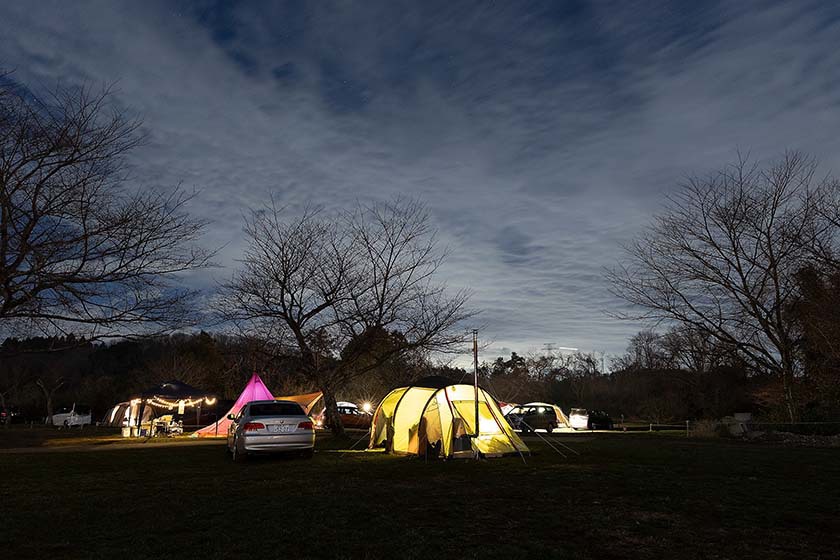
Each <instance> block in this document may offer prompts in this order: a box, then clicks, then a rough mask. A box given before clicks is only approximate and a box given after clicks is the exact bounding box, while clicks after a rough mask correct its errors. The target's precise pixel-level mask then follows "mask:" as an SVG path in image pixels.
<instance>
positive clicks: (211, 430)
mask: <svg viewBox="0 0 840 560" xmlns="http://www.w3.org/2000/svg"><path fill="white" fill-rule="evenodd" d="M272 399H274V395H272V394H271V391H269V390H268V387H266V386H265V383H263V380H262V379H260V376H259V375H257V374H256V373H255V374H254V375H252V376H251V379H249V380H248V383H247V384H246V385H245V388H244V389H243V390H242V393H240V394H239V397H238V398H237V399H236V402H234V403H233V406H232V407H230V410H228V411H227V412H226V413H225V414H224V415H223V416H222V417H220V418H219V419H218V420H216V421H215V422H213V423H212V424H210V425H209V426H205V427H203V428H201V429H200V430H198V431H196V432H195V433H193V436H194V437H214V436H225V437H227V432H228V428H229V427H230V425H231V424H232V423H233V422H232V421H231V420H230V419H228V415H229V414H233V415H234V416H235V415H237V414H239V411H240V410H242V407H243V406H245V405H246V404H248V403H249V402H251V401H270V400H272Z"/></svg>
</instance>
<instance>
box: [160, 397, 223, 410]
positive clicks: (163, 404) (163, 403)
mask: <svg viewBox="0 0 840 560" xmlns="http://www.w3.org/2000/svg"><path fill="white" fill-rule="evenodd" d="M204 400H206V399H205V398H204V397H200V398H198V399H183V400H180V401H168V400H166V399H163V398H160V397H152V398H151V399H149V400H148V401H146V402H148V403H149V404H151V405H152V406H157V407H160V408H167V409H169V410H173V409H175V408H179V407H180V406H181V403H182V402H183V403H184V406H185V407H187V406H189V407H193V406H195V405H197V404H200V403H201V401H204ZM213 402H215V399H213ZM208 404H212V403H208Z"/></svg>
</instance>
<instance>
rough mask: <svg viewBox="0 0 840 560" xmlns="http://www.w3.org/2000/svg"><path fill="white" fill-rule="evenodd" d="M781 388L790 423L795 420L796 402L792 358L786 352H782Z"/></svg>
mask: <svg viewBox="0 0 840 560" xmlns="http://www.w3.org/2000/svg"><path fill="white" fill-rule="evenodd" d="M781 358H782V389H783V390H784V393H785V407H786V408H787V412H788V418H789V419H790V421H791V423H793V422H796V420H797V414H796V402H794V399H793V359H792V358H791V356H790V354H788V353H787V352H784V353H782V355H781Z"/></svg>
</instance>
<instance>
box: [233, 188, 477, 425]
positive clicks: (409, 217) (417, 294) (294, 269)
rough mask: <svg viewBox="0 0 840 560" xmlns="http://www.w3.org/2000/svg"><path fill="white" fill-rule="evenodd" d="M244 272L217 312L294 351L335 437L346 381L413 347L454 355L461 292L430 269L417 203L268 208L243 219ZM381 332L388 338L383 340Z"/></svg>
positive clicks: (459, 338)
mask: <svg viewBox="0 0 840 560" xmlns="http://www.w3.org/2000/svg"><path fill="white" fill-rule="evenodd" d="M245 229H246V234H247V236H248V242H249V245H248V248H247V249H246V251H245V255H244V258H243V270H241V271H239V272H237V273H236V274H235V275H234V277H233V278H232V280H231V281H230V282H228V283H227V285H226V286H225V288H224V290H223V293H222V299H221V304H220V309H221V311H222V313H223V315H224V316H225V317H226V318H227V319H228V320H231V321H235V322H236V323H237V324H239V325H243V326H244V327H245V328H246V329H252V330H253V332H255V333H259V334H260V335H262V336H263V337H271V338H274V339H275V340H277V341H278V344H280V345H281V346H284V347H285V348H287V349H291V350H293V351H294V352H296V354H297V356H298V357H299V360H300V367H301V373H302V374H303V375H304V376H305V377H307V378H308V379H310V380H311V381H312V383H314V384H315V385H316V386H317V387H318V388H319V389H320V390H321V391H322V392H323V393H324V402H325V405H326V420H327V423H328V425H330V426H331V428H332V429H333V431H334V432H336V433H342V432H343V426H342V425H341V421H340V418H339V416H338V413H337V408H336V405H335V395H336V392H337V391H338V390H340V389H341V388H342V387H344V386H346V384H347V383H348V382H349V381H351V380H352V379H355V378H357V377H358V376H361V375H363V374H364V373H365V372H368V371H371V370H372V369H375V368H377V367H380V366H381V365H382V364H385V363H387V362H388V361H389V360H392V359H394V358H395V357H397V356H400V355H404V354H405V353H407V352H414V351H419V350H422V351H426V352H429V351H438V352H441V351H442V352H445V351H451V350H452V349H453V348H454V347H456V346H458V345H460V344H461V343H462V342H463V340H464V337H463V333H462V332H460V331H458V330H457V329H456V327H457V325H458V324H459V323H460V322H461V321H462V320H463V319H464V318H466V317H467V316H469V312H468V311H467V310H466V307H465V305H466V301H467V294H466V293H465V292H458V293H455V294H454V295H449V294H448V293H447V291H446V289H445V287H444V286H443V285H442V284H438V283H436V281H435V274H436V272H437V270H438V268H439V267H440V265H441V263H442V262H443V259H444V256H445V255H444V253H442V252H440V251H439V250H438V248H437V243H436V239H435V232H434V230H433V229H432V227H431V225H430V223H429V218H428V214H427V213H426V210H425V209H424V208H423V206H422V205H420V204H418V203H416V202H408V201H400V200H397V201H394V202H391V203H388V204H380V203H376V204H372V205H361V204H359V205H357V206H356V207H355V208H354V209H353V210H352V211H348V212H339V213H334V214H328V213H326V212H325V211H323V210H316V209H308V210H306V211H305V212H303V214H301V215H300V216H297V217H292V216H286V215H285V214H284V211H283V210H282V209H281V208H278V207H277V206H276V205H270V206H267V207H264V208H260V209H257V210H254V211H253V212H252V213H251V215H250V217H249V218H248V219H247V222H246V228H245ZM383 337H384V338H386V339H387V343H383Z"/></svg>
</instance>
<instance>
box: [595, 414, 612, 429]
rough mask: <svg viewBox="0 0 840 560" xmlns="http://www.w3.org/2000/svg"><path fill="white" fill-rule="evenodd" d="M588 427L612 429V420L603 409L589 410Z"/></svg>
mask: <svg viewBox="0 0 840 560" xmlns="http://www.w3.org/2000/svg"><path fill="white" fill-rule="evenodd" d="M589 429H590V430H612V429H613V421H612V418H610V415H609V414H607V413H606V412H604V411H603V410H590V411H589Z"/></svg>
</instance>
